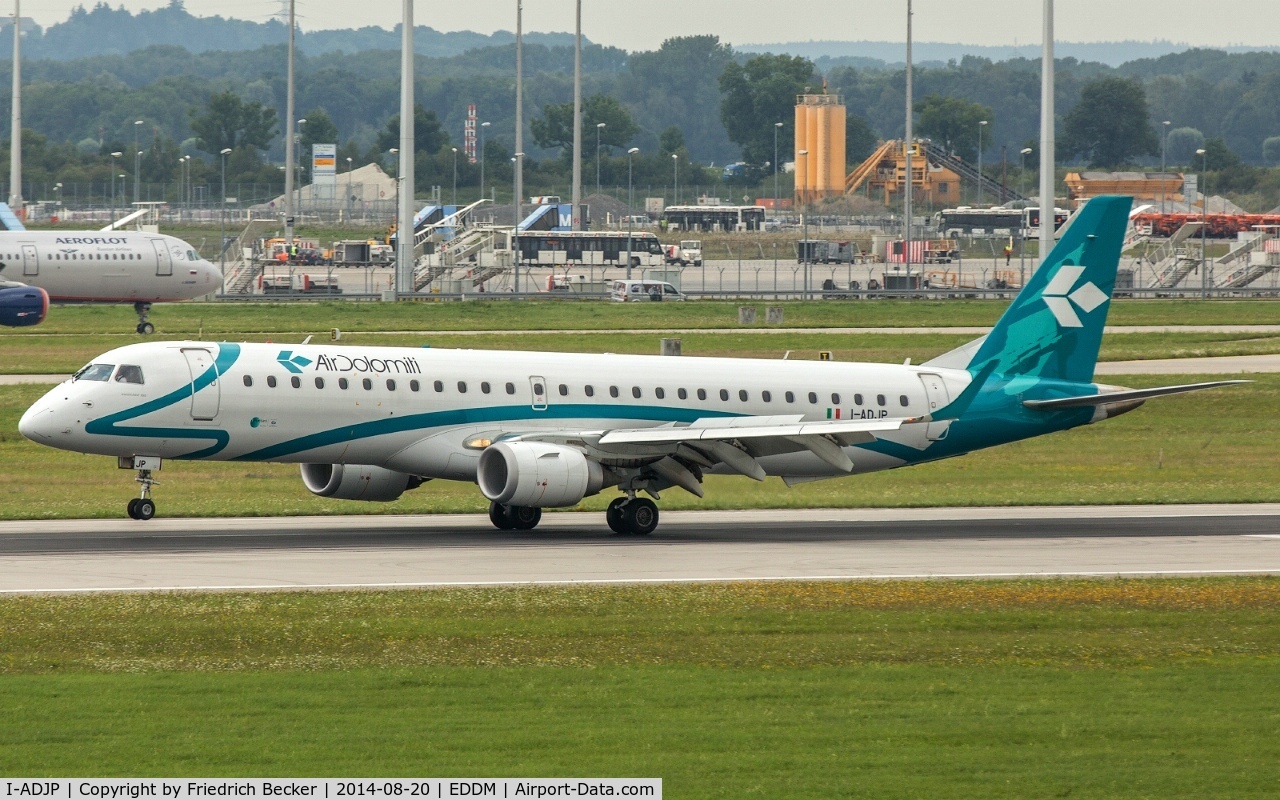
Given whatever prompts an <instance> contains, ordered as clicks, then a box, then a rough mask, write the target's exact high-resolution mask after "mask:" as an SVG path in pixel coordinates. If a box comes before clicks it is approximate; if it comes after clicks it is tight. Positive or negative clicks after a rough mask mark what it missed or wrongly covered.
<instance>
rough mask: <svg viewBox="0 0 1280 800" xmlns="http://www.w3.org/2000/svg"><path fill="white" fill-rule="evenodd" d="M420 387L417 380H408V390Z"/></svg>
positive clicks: (414, 390) (415, 389) (412, 390)
mask: <svg viewBox="0 0 1280 800" xmlns="http://www.w3.org/2000/svg"><path fill="white" fill-rule="evenodd" d="M421 388H422V384H420V383H418V382H417V381H409V391H411V392H416V391H418V390H419V389H421Z"/></svg>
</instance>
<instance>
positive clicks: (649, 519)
mask: <svg viewBox="0 0 1280 800" xmlns="http://www.w3.org/2000/svg"><path fill="white" fill-rule="evenodd" d="M622 525H623V527H624V528H626V530H627V533H631V534H634V535H636V536H648V535H649V534H651V533H653V532H654V530H655V529H656V528H657V527H658V506H657V504H655V503H654V502H653V501H652V500H650V499H649V498H647V497H637V498H636V499H634V500H632V501H631V502H630V503H627V504H626V505H625V506H623V507H622Z"/></svg>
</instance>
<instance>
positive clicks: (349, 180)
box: [347, 156, 356, 222]
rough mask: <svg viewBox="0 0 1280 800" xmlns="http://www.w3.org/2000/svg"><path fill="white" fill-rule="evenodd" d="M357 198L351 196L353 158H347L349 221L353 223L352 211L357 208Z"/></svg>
mask: <svg viewBox="0 0 1280 800" xmlns="http://www.w3.org/2000/svg"><path fill="white" fill-rule="evenodd" d="M355 202H356V201H355V198H354V197H353V196H352V195H351V156H347V221H348V222H350V221H351V211H352V209H353V208H354V206H355Z"/></svg>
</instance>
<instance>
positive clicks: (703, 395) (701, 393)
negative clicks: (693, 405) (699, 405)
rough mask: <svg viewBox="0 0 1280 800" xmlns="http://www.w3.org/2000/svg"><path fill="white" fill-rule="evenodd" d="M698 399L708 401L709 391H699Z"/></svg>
mask: <svg viewBox="0 0 1280 800" xmlns="http://www.w3.org/2000/svg"><path fill="white" fill-rule="evenodd" d="M698 399H699V400H706V399H707V390H706V389H699V390H698Z"/></svg>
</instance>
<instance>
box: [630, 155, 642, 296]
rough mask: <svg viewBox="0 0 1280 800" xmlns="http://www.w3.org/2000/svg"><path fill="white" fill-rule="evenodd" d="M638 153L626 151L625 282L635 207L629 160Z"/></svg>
mask: <svg viewBox="0 0 1280 800" xmlns="http://www.w3.org/2000/svg"><path fill="white" fill-rule="evenodd" d="M639 152H640V148H639V147H633V148H631V149H630V150H628V151H627V280H631V226H632V224H633V223H634V221H635V213H636V210H635V207H634V206H632V197H631V158H632V157H633V156H634V155H635V154H636V153H639Z"/></svg>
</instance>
